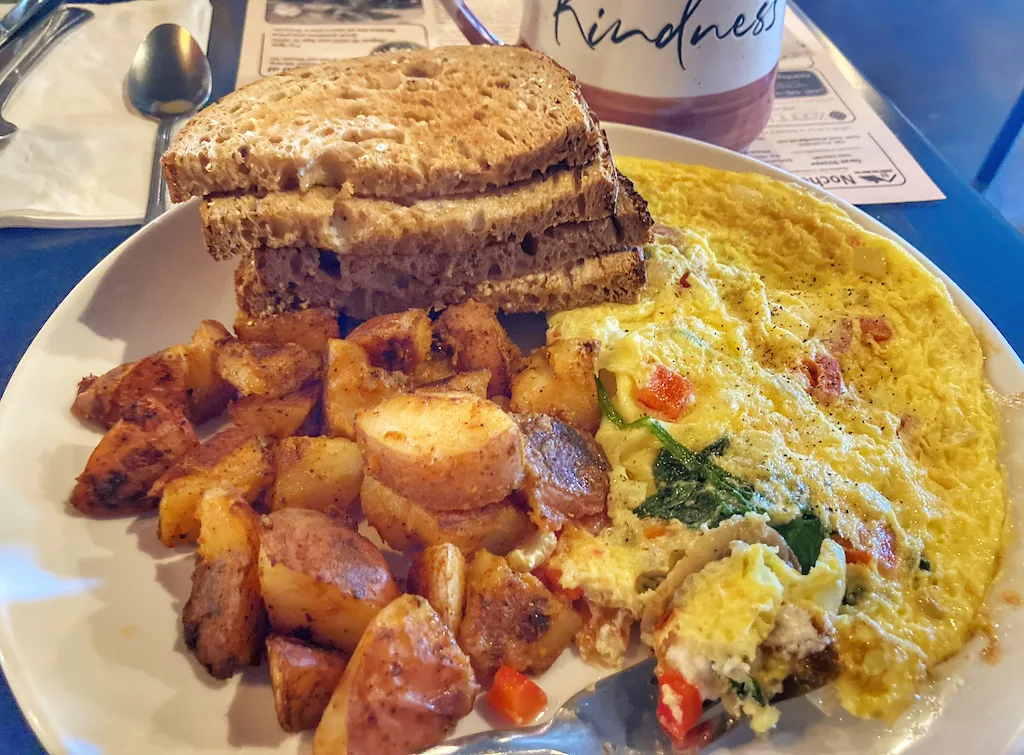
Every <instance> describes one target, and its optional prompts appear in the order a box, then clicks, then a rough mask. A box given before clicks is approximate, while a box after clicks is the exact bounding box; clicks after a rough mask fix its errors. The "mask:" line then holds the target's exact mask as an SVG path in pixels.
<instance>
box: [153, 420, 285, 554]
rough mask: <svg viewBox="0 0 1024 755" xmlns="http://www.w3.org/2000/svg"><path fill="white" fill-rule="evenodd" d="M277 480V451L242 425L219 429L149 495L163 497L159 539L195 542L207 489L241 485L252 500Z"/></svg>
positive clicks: (172, 542) (171, 544) (173, 543)
mask: <svg viewBox="0 0 1024 755" xmlns="http://www.w3.org/2000/svg"><path fill="white" fill-rule="evenodd" d="M273 479H274V468H273V465H272V453H271V451H270V449H268V448H266V447H265V446H264V445H263V443H261V442H260V440H259V438H257V437H256V436H255V435H253V434H252V433H250V432H248V431H246V430H243V429H241V428H237V427H229V428H228V429H226V430H223V431H221V432H219V433H217V434H216V435H214V436H213V437H212V438H210V439H209V440H208V441H206V442H205V443H204V444H203V445H201V446H199V447H198V448H196V449H194V450H193V451H192V452H191V453H189V454H188V455H187V456H185V458H183V459H182V460H181V461H180V462H179V463H178V464H177V465H175V467H174V468H172V469H170V470H169V471H168V472H167V474H166V475H164V476H163V477H162V478H160V479H159V480H157V482H156V483H155V484H154V485H153V488H152V490H151V491H150V495H154V496H159V498H160V518H159V524H158V532H159V534H160V542H162V543H163V544H164V545H166V546H167V547H169V548H171V547H174V546H176V545H183V544H185V543H194V542H195V541H196V538H197V537H198V536H199V518H198V517H197V516H196V510H197V508H198V506H199V502H200V501H201V500H202V498H203V494H204V493H205V492H206V491H207V490H210V489H212V488H220V487H232V488H236V489H238V490H239V491H240V492H241V494H242V497H243V498H244V499H245V500H246V502H248V503H250V504H251V503H254V502H255V501H257V500H259V498H260V497H261V496H262V495H263V493H264V491H266V490H267V488H269V487H270V484H271V482H272V481H273Z"/></svg>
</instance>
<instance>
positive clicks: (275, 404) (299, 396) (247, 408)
mask: <svg viewBox="0 0 1024 755" xmlns="http://www.w3.org/2000/svg"><path fill="white" fill-rule="evenodd" d="M319 401H320V384H319V383H313V384H312V385H307V386H306V387H305V388H303V389H301V390H298V391H295V393H289V394H287V395H285V396H281V397H279V398H268V397H267V396H257V395H252V396H244V397H242V398H240V399H238V401H235V402H233V403H232V404H231V405H230V406H229V407H228V415H229V416H230V417H231V421H232V422H234V423H235V424H236V425H237V426H238V427H242V428H245V429H246V430H248V431H250V432H251V433H252V434H253V435H256V436H258V437H260V438H266V439H268V440H272V441H273V440H280V439H281V438H287V437H289V436H291V435H297V434H299V435H315V434H316V433H317V431H318V430H319V425H320V422H319V417H318V416H317V415H318V414H319V412H318V411H317V404H318V403H319Z"/></svg>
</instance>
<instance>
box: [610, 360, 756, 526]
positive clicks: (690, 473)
mask: <svg viewBox="0 0 1024 755" xmlns="http://www.w3.org/2000/svg"><path fill="white" fill-rule="evenodd" d="M597 398H598V403H599V404H600V406H601V413H602V414H603V415H604V416H605V417H606V418H607V419H608V420H609V421H611V422H612V424H614V425H615V426H616V427H618V428H621V429H623V430H625V429H630V428H644V429H646V430H647V431H648V432H650V433H651V434H652V435H653V436H654V437H655V438H657V439H658V441H659V442H660V443H661V445H662V449H661V451H659V452H658V456H657V458H656V459H655V461H654V467H653V469H652V472H653V475H654V481H655V483H656V484H657V486H658V490H657V492H656V493H655V494H654V495H652V496H650V497H648V498H647V499H646V500H645V501H644V502H643V503H641V504H640V505H639V506H638V507H637V508H636V509H635V510H634V511H633V513H634V514H636V515H637V516H639V517H656V518H658V519H678V520H679V521H681V522H683V524H685V525H687V526H688V527H699V526H700V525H702V524H707V525H708V526H709V527H714V526H715V525H717V524H718V523H720V522H722V521H723V520H725V519H728V518H729V517H732V516H735V515H736V514H745V513H747V512H749V511H756V510H757V508H758V506H757V503H756V498H757V494H756V491H755V490H754V486H753V485H751V484H750V483H749V482H747V481H746V480H741V479H740V478H738V477H735V476H733V475H731V474H729V473H728V472H726V471H725V470H724V469H722V468H721V467H719V466H718V465H717V464H715V463H714V461H712V458H713V457H716V456H721V455H722V454H724V453H725V452H726V450H727V449H728V448H729V439H728V438H727V437H722V438H719V439H718V440H716V441H714V442H713V443H710V444H709V445H708V446H707V447H706V448H704V449H703V450H701V451H700V452H698V453H694V452H693V451H691V450H690V449H689V448H687V447H686V446H684V445H683V444H682V443H680V442H679V441H677V440H676V439H675V438H673V437H672V435H671V434H670V433H669V431H668V430H666V429H665V427H664V425H662V424H661V423H660V422H658V420H656V419H653V418H652V417H641V418H640V419H638V420H636V421H635V422H630V423H629V424H627V423H626V421H625V420H624V419H623V418H622V415H620V414H619V413H618V411H617V410H616V409H615V405H614V404H613V403H612V400H611V397H610V396H609V395H608V392H607V391H606V390H605V388H604V385H602V383H601V381H600V380H598V381H597Z"/></svg>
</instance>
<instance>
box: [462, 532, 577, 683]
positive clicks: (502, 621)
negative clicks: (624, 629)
mask: <svg viewBox="0 0 1024 755" xmlns="http://www.w3.org/2000/svg"><path fill="white" fill-rule="evenodd" d="M582 625H583V621H582V620H581V619H580V616H579V614H578V613H576V611H574V610H573V608H572V606H571V605H570V604H569V602H568V601H567V600H565V599H564V598H562V597H560V596H557V595H554V594H553V593H551V592H550V591H549V590H548V589H547V588H546V587H544V585H543V584H542V583H541V581H540V580H539V579H537V578H536V577H534V576H533V575H532V574H516V573H515V572H513V571H512V570H511V569H510V568H509V566H508V564H507V563H505V559H503V558H501V557H500V556H495V555H494V554H492V553H488V552H487V551H477V552H476V554H475V555H474V556H473V558H472V559H471V560H470V562H469V567H468V568H467V570H466V613H465V615H464V616H463V619H462V626H461V627H459V635H458V636H459V644H460V645H461V646H462V649H463V650H465V651H466V653H467V654H468V655H469V658H470V660H471V661H472V663H473V669H474V670H475V671H476V674H477V678H478V679H480V680H481V681H484V680H489V679H490V678H491V677H493V676H494V672H496V671H497V670H498V668H500V667H501V666H511V667H512V668H514V669H515V670H516V671H519V672H522V673H527V672H529V673H534V674H539V673H542V672H544V671H546V670H547V669H548V668H549V667H550V666H551V664H552V663H554V662H555V659H556V658H558V656H559V655H561V654H562V651H563V650H565V649H566V648H567V647H568V646H569V643H570V642H571V641H572V638H573V635H575V634H576V632H578V631H579V629H580V627H581V626H582Z"/></svg>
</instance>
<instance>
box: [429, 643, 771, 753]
mask: <svg viewBox="0 0 1024 755" xmlns="http://www.w3.org/2000/svg"><path fill="white" fill-rule="evenodd" d="M654 666H655V660H654V659H653V658H651V659H648V660H646V661H641V662H640V663H638V664H636V665H634V666H630V667H629V668H627V669H625V670H623V671H619V672H618V673H616V674H612V675H611V676H609V677H606V678H605V679H602V680H601V681H599V682H597V684H595V685H593V686H592V687H588V688H586V689H584V690H582V691H580V692H578V693H576V694H575V695H573V697H571V698H570V699H569V700H568V702H566V704H565V705H563V706H562V707H561V708H559V710H558V712H557V713H555V716H554V718H552V719H551V720H550V721H548V722H546V723H543V724H538V725H536V726H528V727H524V728H521V729H510V730H508V731H488V732H483V733H482V734H473V735H471V736H468V737H460V738H459V739H452V740H449V741H447V742H445V743H443V744H440V745H438V746H436V747H432V748H430V749H429V750H424V751H423V752H422V753H421V755H490V754H491V753H530V755H626V754H627V753H631V754H635V753H645V754H646V753H651V755H661V754H662V753H673V755H696V754H697V753H699V752H700V751H701V750H702V749H704V748H705V747H707V746H708V745H709V744H711V743H712V742H714V741H716V740H718V739H720V738H721V737H723V736H725V735H726V734H728V733H729V732H730V731H732V729H733V728H735V727H736V726H737V724H738V720H737V719H734V718H732V717H731V716H729V714H728V713H726V712H725V711H724V710H723V711H720V712H719V713H717V714H715V715H712V716H707V715H705V718H704V719H703V720H702V721H701V722H700V723H699V724H697V726H696V727H695V728H694V729H693V730H692V731H691V732H690V734H689V735H688V736H687V739H686V741H684V742H682V743H680V744H678V745H675V746H673V744H672V741H671V740H670V739H669V737H668V736H667V735H666V734H665V733H664V731H662V728H661V725H660V724H659V723H658V720H657V715H656V711H657V708H658V680H657V678H656V677H655V675H654ZM777 699H778V698H777ZM715 707H717V703H716V702H707V703H705V704H704V712H705V714H707V713H709V712H710V711H712V710H713V709H714V708H715Z"/></svg>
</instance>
